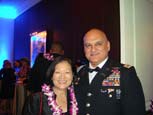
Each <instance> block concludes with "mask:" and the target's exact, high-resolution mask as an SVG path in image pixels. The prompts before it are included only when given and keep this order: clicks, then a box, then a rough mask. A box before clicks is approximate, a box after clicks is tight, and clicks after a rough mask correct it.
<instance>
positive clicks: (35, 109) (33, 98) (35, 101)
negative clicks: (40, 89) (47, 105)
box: [22, 93, 40, 115]
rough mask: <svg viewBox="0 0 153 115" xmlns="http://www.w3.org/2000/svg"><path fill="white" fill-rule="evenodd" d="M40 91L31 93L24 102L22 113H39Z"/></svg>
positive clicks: (37, 114) (27, 114)
mask: <svg viewBox="0 0 153 115" xmlns="http://www.w3.org/2000/svg"><path fill="white" fill-rule="evenodd" d="M39 111H40V93H37V94H34V95H30V96H29V97H28V98H27V99H26V101H25V104H24V107H23V111H22V115H39Z"/></svg>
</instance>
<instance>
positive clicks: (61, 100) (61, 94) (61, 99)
mask: <svg viewBox="0 0 153 115" xmlns="http://www.w3.org/2000/svg"><path fill="white" fill-rule="evenodd" d="M53 91H54V92H55V94H56V103H57V105H59V106H60V107H61V109H62V111H63V112H67V90H60V89H57V88H56V87H53Z"/></svg>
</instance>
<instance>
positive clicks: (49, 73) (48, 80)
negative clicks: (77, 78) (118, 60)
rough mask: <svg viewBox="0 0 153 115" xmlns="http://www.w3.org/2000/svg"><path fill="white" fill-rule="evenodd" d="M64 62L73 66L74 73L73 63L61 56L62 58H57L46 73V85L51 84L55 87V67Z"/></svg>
mask: <svg viewBox="0 0 153 115" xmlns="http://www.w3.org/2000/svg"><path fill="white" fill-rule="evenodd" d="M63 61H66V62H68V64H70V66H71V69H72V71H73V68H72V62H71V60H70V59H69V58H66V57H64V56H60V57H57V58H56V59H55V60H54V61H53V62H52V63H51V64H50V66H49V68H48V70H47V72H46V83H47V84H50V85H52V86H53V82H52V80H51V79H52V77H53V74H54V71H55V67H56V65H57V64H59V63H61V62H63Z"/></svg>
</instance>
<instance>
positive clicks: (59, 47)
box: [50, 41, 64, 58]
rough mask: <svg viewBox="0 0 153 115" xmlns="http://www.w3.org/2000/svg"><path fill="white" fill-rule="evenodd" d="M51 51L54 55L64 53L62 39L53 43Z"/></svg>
mask: <svg viewBox="0 0 153 115" xmlns="http://www.w3.org/2000/svg"><path fill="white" fill-rule="evenodd" d="M50 53H51V54H53V55H54V57H55V58H56V57H58V56H62V55H64V47H63V44H62V43H61V42H60V41H55V42H53V43H52V45H51V49H50Z"/></svg>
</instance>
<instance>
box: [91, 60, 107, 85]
mask: <svg viewBox="0 0 153 115" xmlns="http://www.w3.org/2000/svg"><path fill="white" fill-rule="evenodd" d="M107 60H108V57H107V58H106V59H105V60H104V61H102V62H101V63H100V64H99V65H98V66H97V67H99V68H102V67H103V66H104V64H105V63H106V61H107ZM89 68H91V69H95V68H96V67H92V65H91V63H89ZM88 74H89V84H91V82H92V80H93V79H94V77H95V75H96V74H97V72H96V71H93V72H89V73H88Z"/></svg>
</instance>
